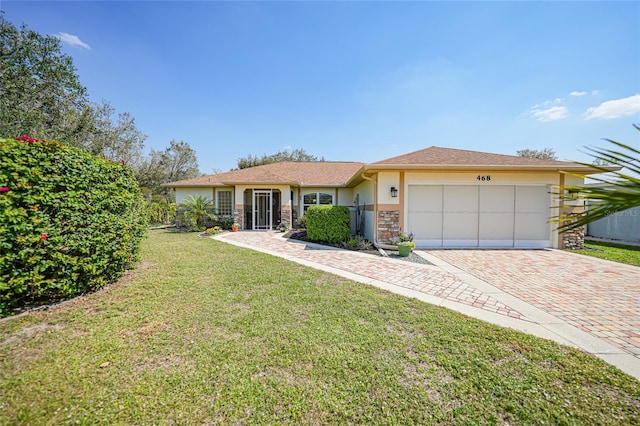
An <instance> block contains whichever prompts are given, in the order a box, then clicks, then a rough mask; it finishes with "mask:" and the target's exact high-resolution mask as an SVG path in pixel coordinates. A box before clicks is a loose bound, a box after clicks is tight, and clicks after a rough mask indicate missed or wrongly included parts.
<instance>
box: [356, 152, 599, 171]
mask: <svg viewBox="0 0 640 426" xmlns="http://www.w3.org/2000/svg"><path fill="white" fill-rule="evenodd" d="M395 167H397V168H405V169H407V168H411V169H416V168H423V169H433V168H458V169H463V168H469V167H473V168H475V167H493V168H504V169H514V170H527V169H539V170H540V169H546V170H572V171H577V170H579V171H586V170H584V169H585V167H584V166H581V165H579V164H576V163H571V162H567V161H557V160H540V159H538V158H528V157H519V156H516V155H504V154H491V153H488V152H478V151H469V150H465V149H452V148H441V147H437V146H432V147H429V148H425V149H421V150H419V151H414V152H410V153H408V154H404V155H399V156H397V157H392V158H388V159H386V160H382V161H377V162H375V163H372V164H369V165H367V167H366V168H367V169H369V170H371V169H377V168H384V169H388V168H395ZM591 172H592V173H593V171H591Z"/></svg>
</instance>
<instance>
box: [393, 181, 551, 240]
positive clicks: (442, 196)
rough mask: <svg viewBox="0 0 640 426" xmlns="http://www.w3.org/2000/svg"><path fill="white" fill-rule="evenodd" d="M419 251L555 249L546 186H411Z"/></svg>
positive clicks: (410, 215) (413, 225)
mask: <svg viewBox="0 0 640 426" xmlns="http://www.w3.org/2000/svg"><path fill="white" fill-rule="evenodd" d="M408 194H409V200H408V218H407V219H408V223H407V227H406V229H407V230H408V231H411V232H413V233H414V234H415V242H416V244H417V245H418V246H419V247H550V246H551V244H550V229H549V224H548V223H547V221H548V220H549V216H550V213H551V211H550V202H551V197H550V195H549V193H548V189H547V187H546V186H518V185H492V186H478V185H409V192H408Z"/></svg>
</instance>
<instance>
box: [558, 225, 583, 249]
mask: <svg viewBox="0 0 640 426" xmlns="http://www.w3.org/2000/svg"><path fill="white" fill-rule="evenodd" d="M584 231H585V227H584V226H581V227H579V228H576V229H572V230H571V231H567V232H565V233H563V234H562V248H564V249H567V250H581V249H583V248H584Z"/></svg>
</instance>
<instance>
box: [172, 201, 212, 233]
mask: <svg viewBox="0 0 640 426" xmlns="http://www.w3.org/2000/svg"><path fill="white" fill-rule="evenodd" d="M181 207H183V208H184V209H185V211H184V213H183V217H184V219H185V220H186V221H187V224H188V225H189V228H190V230H195V231H202V230H204V228H205V221H206V220H207V219H210V220H216V216H215V214H213V212H212V210H213V201H212V200H210V199H209V198H206V197H202V196H200V195H198V196H193V195H191V196H189V198H187V199H186V200H185V201H184V203H182V204H181Z"/></svg>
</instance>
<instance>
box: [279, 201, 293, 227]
mask: <svg viewBox="0 0 640 426" xmlns="http://www.w3.org/2000/svg"><path fill="white" fill-rule="evenodd" d="M280 220H282V222H283V223H286V224H287V225H289V227H290V228H291V227H292V225H293V223H292V222H291V208H290V207H289V206H282V210H280ZM276 225H277V223H276Z"/></svg>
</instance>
